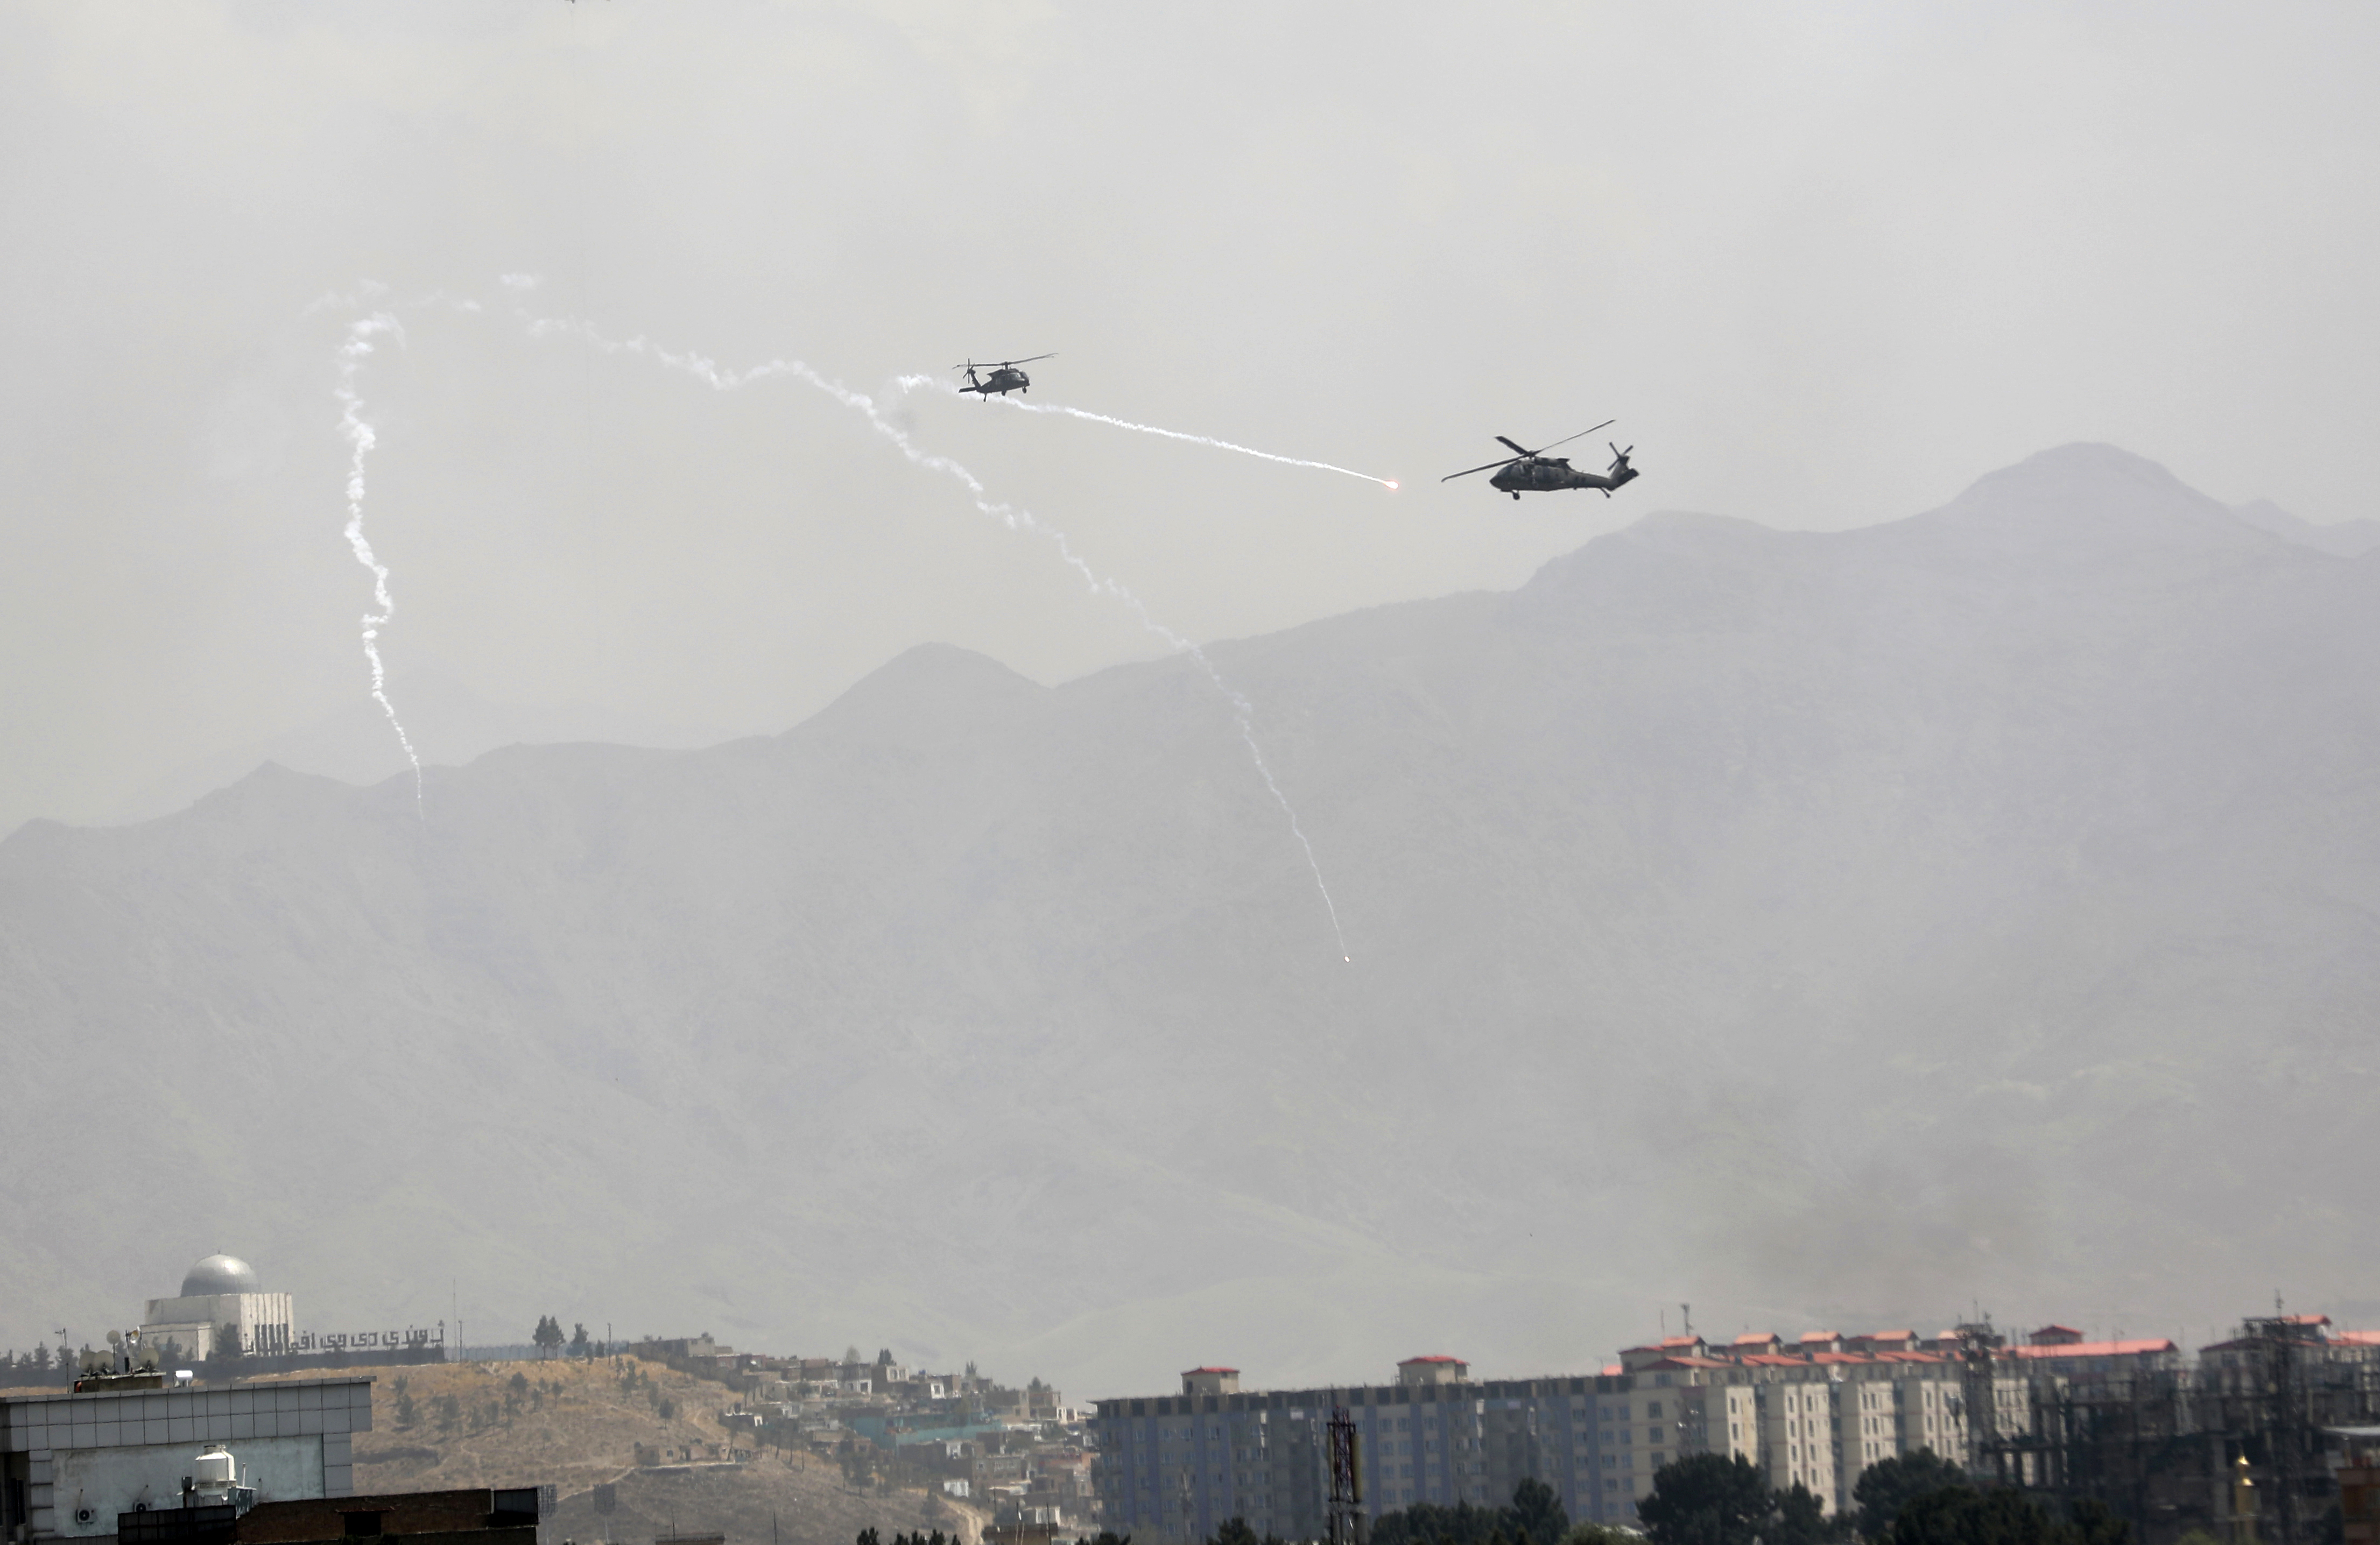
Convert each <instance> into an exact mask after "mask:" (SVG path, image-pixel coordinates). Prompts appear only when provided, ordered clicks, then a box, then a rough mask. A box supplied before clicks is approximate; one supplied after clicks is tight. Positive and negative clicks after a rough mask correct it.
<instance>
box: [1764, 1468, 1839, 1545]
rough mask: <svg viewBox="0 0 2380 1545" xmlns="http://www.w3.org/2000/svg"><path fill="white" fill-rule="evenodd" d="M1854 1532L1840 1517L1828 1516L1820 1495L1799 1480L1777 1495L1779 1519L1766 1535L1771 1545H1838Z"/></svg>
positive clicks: (1825, 1505)
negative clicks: (1838, 1542) (1848, 1534)
mask: <svg viewBox="0 0 2380 1545" xmlns="http://www.w3.org/2000/svg"><path fill="white" fill-rule="evenodd" d="M1849 1532H1850V1531H1849V1530H1848V1529H1847V1528H1846V1527H1845V1526H1844V1521H1843V1520H1842V1519H1840V1518H1829V1517H1828V1516H1827V1504H1826V1503H1824V1502H1820V1501H1819V1500H1818V1494H1817V1493H1816V1492H1815V1491H1813V1490H1810V1489H1809V1488H1808V1487H1806V1486H1804V1485H1803V1484H1802V1483H1801V1482H1800V1481H1798V1480H1797V1481H1795V1482H1794V1483H1793V1484H1792V1486H1791V1489H1789V1490H1784V1491H1781V1492H1779V1493H1778V1495H1777V1520H1776V1522H1775V1523H1774V1524H1772V1525H1771V1526H1770V1527H1769V1530H1768V1533H1767V1534H1766V1535H1764V1536H1763V1537H1762V1538H1763V1539H1766V1540H1767V1542H1768V1545H1834V1542H1835V1541H1837V1540H1839V1539H1842V1538H1843V1537H1844V1535H1846V1534H1847V1533H1849Z"/></svg>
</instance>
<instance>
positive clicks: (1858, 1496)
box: [862, 1449, 2131, 1545]
mask: <svg viewBox="0 0 2380 1545" xmlns="http://www.w3.org/2000/svg"><path fill="white" fill-rule="evenodd" d="M1852 1502H1854V1503H1855V1504H1856V1506H1855V1507H1854V1508H1853V1509H1852V1511H1851V1512H1849V1513H1843V1514H1837V1515H1828V1512H1827V1508H1826V1503H1825V1502H1824V1501H1823V1500H1822V1499H1821V1498H1820V1497H1819V1496H1818V1495H1817V1494H1816V1493H1815V1492H1814V1491H1812V1490H1810V1489H1809V1488H1808V1487H1806V1486H1803V1485H1801V1484H1799V1483H1798V1482H1797V1483H1795V1484H1794V1485H1792V1486H1789V1487H1786V1488H1785V1489H1783V1490H1779V1489H1777V1488H1775V1487H1772V1486H1770V1485H1769V1484H1768V1478H1767V1476H1766V1475H1764V1474H1762V1472H1761V1470H1760V1467H1759V1466H1756V1465H1755V1464H1753V1463H1752V1462H1751V1461H1750V1460H1748V1459H1745V1458H1743V1457H1742V1456H1740V1455H1737V1456H1728V1455H1721V1454H1689V1455H1687V1456H1686V1457H1684V1458H1682V1459H1677V1460H1672V1461H1671V1462H1670V1463H1669V1464H1667V1465H1664V1466H1661V1468H1660V1469H1659V1470H1658V1471H1656V1472H1655V1473H1654V1476H1653V1490H1652V1492H1651V1494H1650V1495H1648V1496H1647V1497H1645V1500H1644V1501H1643V1502H1639V1503H1637V1504H1636V1519H1637V1523H1638V1525H1639V1526H1640V1528H1641V1532H1639V1530H1638V1529H1624V1528H1614V1527H1609V1526H1606V1525H1602V1524H1591V1523H1578V1524H1573V1523H1572V1522H1571V1521H1570V1517H1569V1515H1568V1514H1567V1513H1566V1512H1565V1511H1564V1510H1563V1508H1562V1504H1561V1499H1560V1496H1559V1495H1557V1494H1556V1493H1555V1491H1554V1489H1553V1488H1552V1487H1550V1486H1548V1485H1547V1484H1546V1483H1545V1482H1544V1481H1542V1480H1537V1479H1534V1478H1532V1479H1528V1480H1524V1481H1522V1482H1521V1483H1520V1484H1519V1485H1518V1486H1516V1487H1514V1488H1513V1489H1512V1501H1511V1502H1508V1503H1506V1504H1505V1505H1503V1506H1501V1507H1491V1506H1485V1505H1477V1504H1474V1503H1471V1502H1456V1503H1454V1504H1453V1505H1452V1506H1451V1507H1450V1506H1446V1505H1443V1504H1441V1503H1438V1502H1415V1503H1414V1504H1412V1505H1411V1506H1409V1507H1403V1508H1398V1509H1396V1510H1395V1511H1393V1512H1390V1513H1384V1514H1381V1515H1379V1516H1378V1518H1376V1519H1374V1520H1373V1521H1372V1526H1371V1529H1370V1539H1369V1545H1644V1542H1646V1541H1649V1542H1650V1545H1852V1542H1854V1541H1864V1542H1866V1545H2131V1525H2130V1524H2128V1523H2126V1522H2125V1521H2124V1520H2122V1519H2121V1518H2119V1517H2117V1516H2116V1515H2114V1514H2113V1513H2112V1512H2110V1511H2109V1510H2108V1508H2107V1504H2106V1503H2104V1502H2095V1501H2090V1500H2084V1501H2082V1502H2075V1503H2073V1504H2072V1505H2071V1506H2070V1508H2069V1509H2067V1510H2066V1512H2065V1513H2064V1515H2058V1514H2053V1513H2052V1512H2051V1511H2049V1510H2048V1509H2047V1508H2045V1507H2044V1506H2043V1505H2042V1504H2041V1503H2040V1502H2037V1501H2035V1500H2034V1498H2032V1497H2029V1496H2027V1495H2026V1494H2025V1493H2023V1492H2022V1491H2018V1490H2012V1489H2010V1488H2006V1487H1988V1486H1976V1485H1974V1484H1973V1483H1972V1482H1971V1481H1970V1480H1969V1479H1968V1477H1967V1473H1966V1472H1965V1471H1964V1470H1962V1469H1961V1468H1960V1467H1959V1466H1957V1465H1955V1464H1953V1463H1951V1462H1950V1461H1949V1460H1948V1459H1944V1458H1942V1457H1941V1456H1940V1455H1938V1454H1935V1453H1934V1452H1933V1451H1932V1450H1930V1449H1920V1450H1918V1451H1917V1452H1916V1453H1914V1454H1901V1455H1898V1456H1896V1457H1894V1458H1891V1459H1885V1460H1880V1461H1878V1462H1877V1463H1876V1464H1874V1465H1871V1466H1868V1467H1867V1468H1866V1469H1865V1470H1864V1471H1862V1472H1861V1474H1860V1478H1859V1482H1858V1484H1857V1485H1856V1486H1854V1487H1853V1488H1852ZM1129 1539H1130V1537H1129V1536H1126V1537H1125V1539H1123V1540H1122V1541H1119V1540H1117V1539H1116V1537H1115V1536H1114V1535H1112V1534H1103V1535H1101V1536H1100V1537H1099V1541H1098V1542H1097V1545H1129ZM862 1545H874V1542H873V1541H870V1540H863V1541H862ZM918 1545H924V1542H923V1541H919V1542H918ZM1208 1545H1288V1542H1286V1541H1284V1540H1282V1539H1280V1538H1279V1537H1278V1536H1274V1535H1267V1536H1263V1537H1261V1538H1259V1537H1258V1536H1257V1532H1256V1530H1255V1528H1254V1527H1251V1526H1250V1525H1249V1523H1248V1521H1247V1520H1246V1519H1245V1518H1233V1519H1229V1520H1227V1521H1226V1522H1225V1523H1223V1524H1222V1525H1221V1526H1220V1527H1218V1528H1217V1529H1216V1530H1215V1532H1214V1534H1213V1535H1212V1536H1211V1537H1209V1539H1208Z"/></svg>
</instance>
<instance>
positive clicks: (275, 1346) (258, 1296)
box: [140, 1255, 297, 1361]
mask: <svg viewBox="0 0 2380 1545" xmlns="http://www.w3.org/2000/svg"><path fill="white" fill-rule="evenodd" d="M296 1320H297V1308H296V1302H295V1300H293V1299H292V1298H291V1297H290V1296H289V1295H288V1294H286V1293H265V1292H261V1291H260V1284H259V1283H258V1282H257V1280H256V1268H254V1267H252V1266H250V1265H249V1263H248V1262H246V1261H244V1260H242V1259H239V1258H238V1257H237V1256H227V1255H211V1256H209V1257H207V1258H206V1259H204V1260H201V1261H200V1262H199V1263H198V1264H197V1265H195V1266H193V1267H191V1268H190V1270H189V1271H188V1274H186V1275H185V1276H184V1277H183V1278H182V1291H181V1292H180V1293H179V1294H178V1295H176V1296H174V1297H171V1298H152V1299H150V1300H149V1303H148V1308H147V1309H146V1310H145V1312H143V1314H142V1315H141V1317H140V1339H141V1341H142V1342H144V1343H146V1344H148V1345H150V1346H153V1347H163V1346H164V1344H165V1343H166V1342H168V1341H172V1342H174V1343H175V1344H177V1345H179V1346H180V1347H181V1349H182V1356H185V1357H188V1358H190V1359H192V1360H194V1361H195V1360H197V1359H199V1358H201V1357H207V1356H212V1355H213V1354H214V1352H215V1350H216V1349H217V1346H218V1344H219V1340H220V1338H222V1337H224V1336H226V1335H228V1336H232V1337H235V1338H237V1342H238V1350H240V1351H243V1352H253V1353H257V1354H260V1355H271V1354H273V1353H276V1352H286V1351H288V1350H289V1347H290V1343H291V1341H292V1340H293V1339H294V1337H295V1334H296V1332H295V1330H294V1328H293V1327H294V1325H295V1323H296Z"/></svg>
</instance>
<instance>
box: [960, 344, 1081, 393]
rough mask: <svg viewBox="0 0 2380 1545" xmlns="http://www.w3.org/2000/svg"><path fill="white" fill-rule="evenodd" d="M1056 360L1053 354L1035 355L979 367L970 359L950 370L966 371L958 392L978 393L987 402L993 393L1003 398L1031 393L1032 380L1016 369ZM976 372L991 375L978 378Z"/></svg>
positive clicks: (1003, 360)
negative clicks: (963, 381)
mask: <svg viewBox="0 0 2380 1545" xmlns="http://www.w3.org/2000/svg"><path fill="white" fill-rule="evenodd" d="M1056 358H1058V357H1057V356H1056V355H1054V354H1037V355H1035V356H1033V359H1002V361H1001V362H1000V363H999V364H997V365H981V366H978V365H977V363H976V362H975V361H974V360H972V359H970V360H968V361H967V362H966V363H965V364H964V365H953V366H952V367H951V369H953V370H954V371H966V377H967V383H966V384H965V385H964V386H962V387H960V388H959V390H960V391H962V392H980V393H982V394H983V395H984V400H986V401H987V402H988V401H990V399H991V396H992V394H993V393H995V392H996V393H998V394H999V395H1002V396H1003V397H1004V396H1006V395H1008V394H1009V393H1011V392H1029V391H1031V390H1032V389H1033V378H1032V377H1031V376H1028V375H1026V373H1025V372H1024V371H1020V370H1018V369H1017V368H1016V367H1017V366H1019V365H1029V364H1031V363H1033V360H1034V359H1056ZM977 370H986V371H990V372H991V373H990V375H988V376H984V377H980V378H978V377H977V375H976V373H975V372H976V371H977Z"/></svg>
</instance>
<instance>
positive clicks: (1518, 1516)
mask: <svg viewBox="0 0 2380 1545" xmlns="http://www.w3.org/2000/svg"><path fill="white" fill-rule="evenodd" d="M1505 1511H1506V1513H1507V1514H1508V1515H1510V1521H1509V1524H1508V1526H1507V1527H1508V1529H1509V1531H1510V1532H1511V1533H1512V1535H1513V1536H1515V1537H1516V1538H1517V1539H1519V1540H1520V1541H1521V1545H1561V1540H1562V1536H1564V1535H1566V1534H1568V1533H1570V1515H1569V1514H1567V1513H1565V1512H1563V1511H1562V1504H1561V1495H1560V1492H1558V1491H1556V1490H1554V1489H1553V1488H1552V1487H1550V1486H1548V1485H1547V1484H1546V1483H1545V1482H1544V1481H1542V1480H1539V1479H1537V1478H1536V1477H1535V1476H1531V1477H1530V1478H1528V1479H1526V1480H1524V1481H1523V1482H1521V1484H1519V1485H1518V1486H1515V1487H1513V1488H1512V1506H1511V1507H1510V1508H1507V1509H1506V1510H1505Z"/></svg>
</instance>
